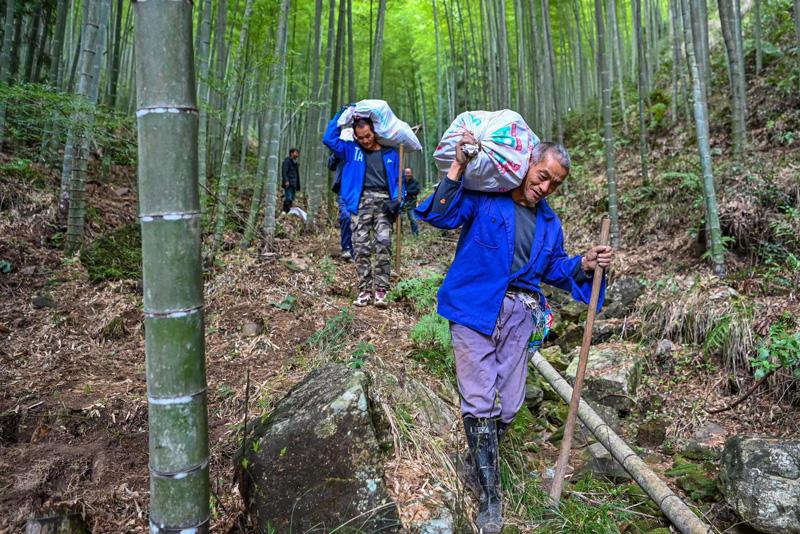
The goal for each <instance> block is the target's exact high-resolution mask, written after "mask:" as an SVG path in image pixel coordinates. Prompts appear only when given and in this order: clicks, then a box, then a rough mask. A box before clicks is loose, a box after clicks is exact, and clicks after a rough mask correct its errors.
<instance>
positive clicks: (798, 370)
mask: <svg viewBox="0 0 800 534" xmlns="http://www.w3.org/2000/svg"><path fill="white" fill-rule="evenodd" d="M792 323H793V321H792V318H791V317H790V316H783V317H782V318H781V320H780V321H778V322H777V323H775V324H773V325H772V326H770V327H769V336H768V337H767V338H766V339H765V340H764V341H763V342H762V343H761V346H760V347H759V349H758V354H757V355H756V357H755V358H753V359H751V360H750V364H751V365H752V366H753V369H754V371H755V377H756V379H762V378H764V377H765V376H767V375H769V374H771V373H773V372H775V371H777V370H778V369H781V368H784V369H788V370H789V371H790V372H791V373H792V376H793V377H794V378H795V379H798V380H800V331H797V332H791V331H790V328H791V325H792Z"/></svg>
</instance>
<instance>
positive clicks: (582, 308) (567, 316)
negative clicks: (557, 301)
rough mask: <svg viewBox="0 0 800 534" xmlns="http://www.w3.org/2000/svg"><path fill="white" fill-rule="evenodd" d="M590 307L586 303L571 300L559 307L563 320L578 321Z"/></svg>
mask: <svg viewBox="0 0 800 534" xmlns="http://www.w3.org/2000/svg"><path fill="white" fill-rule="evenodd" d="M551 306H552V304H551ZM588 309H589V307H588V306H587V305H586V304H584V303H582V302H576V301H574V300H571V301H569V302H567V303H565V304H564V305H563V306H561V307H560V308H558V314H559V317H560V318H561V320H562V321H566V322H568V323H577V322H578V321H580V319H581V316H582V315H583V314H584V313H586V311H587V310H588Z"/></svg>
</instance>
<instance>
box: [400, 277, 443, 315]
mask: <svg viewBox="0 0 800 534" xmlns="http://www.w3.org/2000/svg"><path fill="white" fill-rule="evenodd" d="M442 280H444V277H443V276H442V275H440V274H437V275H433V276H428V277H423V278H408V279H406V280H401V281H400V283H398V284H397V285H396V286H395V287H394V289H392V291H391V292H390V293H389V300H392V301H398V302H399V301H405V302H408V303H409V304H410V305H411V307H412V308H413V309H414V311H416V312H417V313H426V312H430V311H432V310H433V307H434V305H435V304H436V293H437V292H438V291H439V286H440V285H441V284H442Z"/></svg>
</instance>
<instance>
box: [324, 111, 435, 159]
mask: <svg viewBox="0 0 800 534" xmlns="http://www.w3.org/2000/svg"><path fill="white" fill-rule="evenodd" d="M357 117H362V118H369V119H370V120H371V121H372V125H373V126H374V127H375V135H377V136H378V142H380V144H382V145H386V146H391V147H395V148H397V147H399V146H400V145H403V146H405V150H407V151H416V150H422V145H421V144H420V142H419V139H417V136H416V135H415V134H414V131H413V130H412V129H411V126H409V125H408V123H406V122H403V121H401V120H400V119H398V118H397V117H396V116H395V114H394V112H392V108H390V107H389V104H387V103H386V102H385V101H384V100H361V101H360V102H357V103H356V104H355V105H354V106H350V107H348V108H347V109H346V110H344V112H343V113H342V114H341V115H340V116H339V120H338V121H337V124H338V125H339V127H340V128H342V129H343V130H344V129H345V128H347V127H350V126H352V124H353V120H354V119H355V118H357ZM340 138H342V139H343V137H342V136H340ZM351 139H352V138H351Z"/></svg>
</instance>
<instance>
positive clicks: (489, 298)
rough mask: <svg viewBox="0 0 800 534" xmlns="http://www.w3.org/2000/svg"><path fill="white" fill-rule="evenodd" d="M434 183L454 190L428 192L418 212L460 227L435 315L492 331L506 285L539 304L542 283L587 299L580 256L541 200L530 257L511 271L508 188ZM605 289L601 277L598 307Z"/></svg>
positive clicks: (441, 225) (588, 293)
mask: <svg viewBox="0 0 800 534" xmlns="http://www.w3.org/2000/svg"><path fill="white" fill-rule="evenodd" d="M438 187H440V188H441V187H447V188H452V189H454V190H455V191H454V194H453V192H451V193H450V194H445V195H444V196H443V197H442V198H440V199H438V200H437V202H435V203H434V202H433V201H434V197H436V193H434V194H433V195H431V196H430V197H428V198H427V199H426V200H425V201H424V202H423V203H422V204H421V205H420V207H419V208H417V209H416V215H417V217H419V218H420V219H422V220H423V221H426V222H428V223H430V224H432V225H433V226H435V227H437V228H442V229H453V228H458V227H459V226H463V228H462V230H461V236H460V238H459V240H458V246H457V248H456V254H455V258H454V259H453V263H452V265H451V266H450V269H449V270H448V271H447V276H445V279H444V282H443V283H442V287H440V288H439V306H438V312H439V315H441V316H442V317H444V318H445V319H448V320H450V321H453V322H454V323H457V324H460V325H463V326H467V327H469V328H472V329H473V330H476V331H478V332H481V333H482V334H486V335H491V334H492V332H493V331H494V327H495V323H496V322H497V317H498V315H499V314H500V309H501V306H502V305H503V297H504V296H505V293H506V291H507V290H508V287H509V286H510V285H513V286H515V287H519V288H522V289H525V290H528V291H531V292H534V293H536V294H538V295H539V299H540V301H541V302H542V304H544V302H545V298H544V295H543V294H542V289H541V284H542V283H545V284H549V285H551V286H555V287H558V288H560V289H563V290H565V291H568V292H570V293H571V294H572V297H573V298H574V299H575V300H578V301H581V302H586V303H588V302H589V298H590V296H591V292H592V280H591V277H589V278H586V277H580V278H582V280H581V281H578V280H577V279H576V277H575V273H576V272H578V271H579V270H580V268H579V267H578V266H579V264H580V261H581V257H580V256H574V257H572V258H570V257H569V256H567V253H566V252H565V251H564V232H563V230H562V228H561V221H560V220H559V219H558V216H556V214H555V213H554V212H553V210H552V209H550V206H549V205H548V204H547V201H546V200H544V199H542V200H540V201H539V203H538V204H537V205H536V207H537V210H536V232H535V234H534V239H533V245H532V248H531V256H530V260H529V261H528V263H527V264H526V265H525V266H524V267H522V269H520V270H519V271H517V272H515V273H512V272H511V264H512V261H513V259H514V230H515V229H514V226H515V215H514V200H513V199H512V198H511V193H499V194H492V193H481V192H477V191H468V190H466V189H464V187H463V184H462V183H461V182H453V181H452V180H449V179H447V178H444V179H442V183H441V184H439V186H438ZM440 196H441V195H440ZM442 201H444V202H442ZM604 294H605V279H604V280H603V285H602V287H601V290H600V300H599V301H598V310H599V309H600V307H601V306H602V303H603V298H604Z"/></svg>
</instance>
